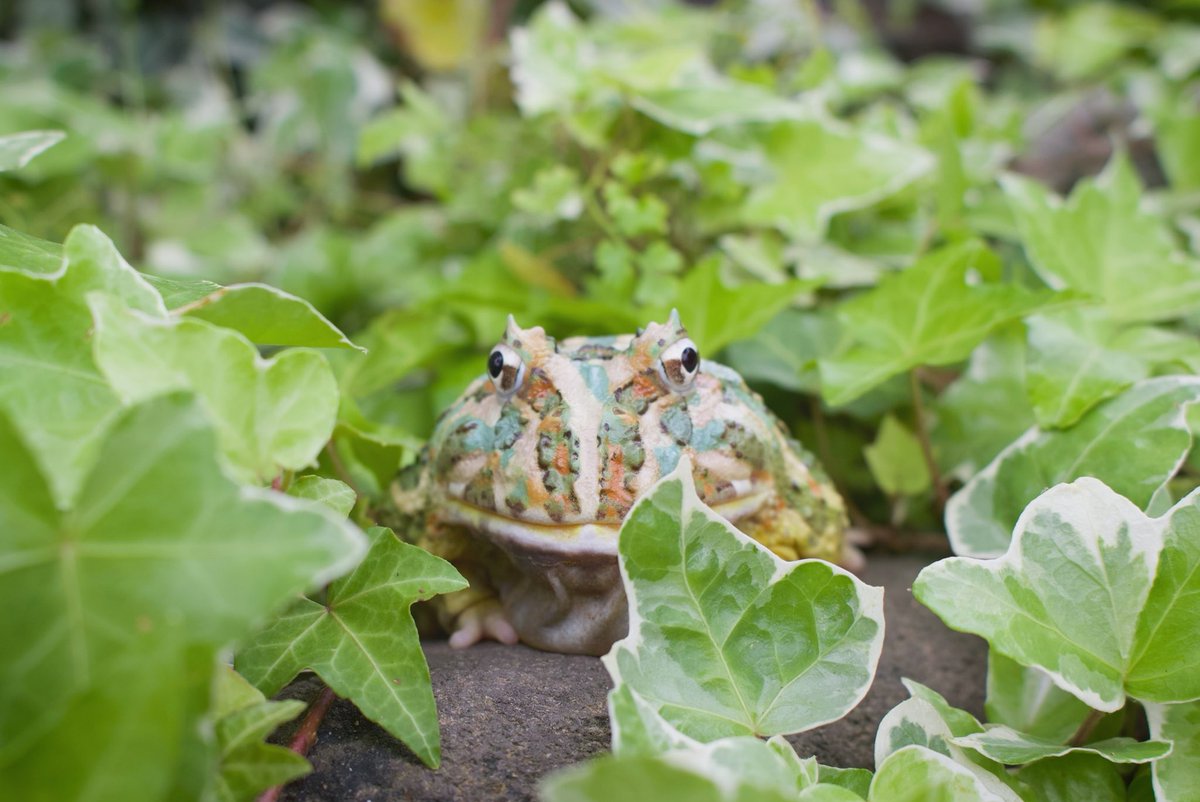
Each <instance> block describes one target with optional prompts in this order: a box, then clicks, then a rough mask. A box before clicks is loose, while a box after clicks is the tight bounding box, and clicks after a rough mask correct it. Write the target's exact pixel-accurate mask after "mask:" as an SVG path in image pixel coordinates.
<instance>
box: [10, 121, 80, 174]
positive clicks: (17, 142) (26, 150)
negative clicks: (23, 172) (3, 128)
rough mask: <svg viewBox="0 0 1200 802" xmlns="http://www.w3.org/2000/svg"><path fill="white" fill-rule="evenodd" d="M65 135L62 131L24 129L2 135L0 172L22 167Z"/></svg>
mask: <svg viewBox="0 0 1200 802" xmlns="http://www.w3.org/2000/svg"><path fill="white" fill-rule="evenodd" d="M65 136H66V134H65V133H63V132H62V131H22V132H21V133H19V134H7V135H5V136H0V173H3V172H7V171H9V170H19V169H21V168H22V167H24V166H25V165H27V164H29V162H31V161H33V159H34V158H36V157H37V155H38V154H39V153H41V152H42V151H44V150H46V149H47V148H50V147H53V146H54V145H57V144H58V143H59V142H61V141H62V140H63V137H65Z"/></svg>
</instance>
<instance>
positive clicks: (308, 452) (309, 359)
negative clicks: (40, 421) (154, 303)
mask: <svg viewBox="0 0 1200 802" xmlns="http://www.w3.org/2000/svg"><path fill="white" fill-rule="evenodd" d="M90 302H91V307H92V313H93V315H94V316H95V342H94V352H95V355H96V361H97V363H98V365H99V366H100V369H101V371H102V372H103V374H104V376H105V378H106V379H107V380H108V382H109V384H110V385H112V387H113V389H114V390H115V391H116V392H117V393H118V394H119V395H120V396H121V398H122V399H123V400H124V401H125V402H126V403H136V402H137V401H141V400H143V399H146V398H151V397H153V396H156V395H161V394H163V393H168V392H173V391H176V390H185V389H186V390H192V391H194V392H195V393H196V394H197V395H199V396H200V398H201V399H202V400H203V401H204V404H205V406H206V407H207V408H208V410H209V413H210V414H211V415H212V416H213V420H214V422H215V424H216V426H217V433H218V435H219V437H220V441H221V448H222V451H223V453H224V454H225V456H226V457H227V458H228V459H229V461H230V463H231V464H232V465H233V466H234V467H236V468H237V469H238V471H239V472H240V473H241V474H242V475H243V476H244V477H245V478H246V479H248V480H250V481H259V482H262V481H269V480H270V479H271V478H273V477H274V476H276V475H277V474H278V473H279V472H280V471H281V470H299V469H302V468H304V467H306V466H308V465H311V464H312V463H313V461H314V460H315V459H316V456H317V453H318V452H319V451H320V450H321V448H322V447H323V446H324V445H325V443H326V441H327V440H329V436H330V434H331V433H332V431H333V425H334V421H335V419H336V417H337V399H338V391H337V384H336V382H335V381H334V378H333V372H332V371H331V370H330V369H329V364H328V363H327V362H326V361H325V358H324V357H323V356H321V355H320V354H318V353H316V352H315V351H303V350H288V351H283V352H282V353H280V354H278V355H276V356H275V357H273V358H271V359H267V360H264V359H262V358H261V357H259V355H258V350H257V349H256V348H255V347H254V346H253V344H251V343H250V341H249V340H247V339H246V338H245V337H243V336H242V335H241V334H239V333H237V332H234V331H231V330H229V329H225V328H221V327H219V326H214V325H212V324H210V323H206V322H204V321H201V320H192V319H189V318H184V319H182V320H159V319H155V318H151V317H148V316H146V315H141V314H138V313H136V312H133V311H130V310H127V309H124V308H122V307H121V306H120V305H119V304H118V303H116V302H114V301H113V300H112V299H110V298H108V297H106V296H100V295H93V296H92V297H91V299H90Z"/></svg>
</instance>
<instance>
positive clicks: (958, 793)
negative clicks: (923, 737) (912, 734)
mask: <svg viewBox="0 0 1200 802" xmlns="http://www.w3.org/2000/svg"><path fill="white" fill-rule="evenodd" d="M868 799H869V800H870V802H1021V800H1020V797H1018V796H1017V795H1016V794H1015V793H1013V792H1011V791H1010V790H1009V789H1008V788H1006V787H1005V786H1003V785H999V786H997V787H989V786H987V785H986V784H985V781H984V780H983V779H982V778H981V777H980V776H979V775H977V774H975V773H974V772H972V771H971V769H969V768H968V767H967V766H964V765H962V764H961V763H956V762H955V761H953V760H951V759H950V758H949V757H946V756H945V755H943V754H940V753H938V752H935V751H933V750H932V749H926V748H925V747H923V746H906V747H904V748H903V749H900V750H899V751H896V752H893V753H892V754H890V755H888V758H887V760H885V761H883V764H882V765H880V766H879V768H878V770H877V771H876V772H875V779H874V780H872V781H871V793H870V795H869V797H868Z"/></svg>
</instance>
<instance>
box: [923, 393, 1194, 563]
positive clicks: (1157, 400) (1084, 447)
mask: <svg viewBox="0 0 1200 802" xmlns="http://www.w3.org/2000/svg"><path fill="white" fill-rule="evenodd" d="M1197 399H1200V379H1198V378H1195V377H1190V376H1164V377H1161V378H1156V379H1147V380H1146V381H1143V382H1139V383H1138V384H1135V385H1134V386H1133V387H1131V388H1129V389H1128V390H1126V391H1125V392H1124V393H1122V394H1121V395H1119V396H1117V397H1116V398H1112V399H1109V400H1108V401H1105V402H1104V403H1102V404H1100V405H1099V406H1097V407H1096V408H1095V409H1093V410H1092V411H1091V412H1089V413H1088V414H1087V415H1085V416H1084V417H1083V419H1082V420H1080V421H1079V422H1078V423H1077V424H1075V425H1074V426H1072V427H1071V428H1070V429H1065V430H1062V431H1049V432H1047V431H1042V430H1041V429H1039V428H1037V427H1036V426H1035V427H1033V428H1031V429H1029V430H1028V431H1027V432H1025V434H1023V435H1022V436H1021V437H1020V438H1018V439H1017V440H1016V441H1015V442H1013V443H1012V444H1011V445H1010V446H1008V448H1006V449H1004V450H1003V451H1002V452H1000V454H999V455H998V456H997V457H996V458H995V459H994V460H992V462H991V464H990V465H988V466H987V467H986V468H984V469H983V470H982V471H980V472H979V473H978V474H976V475H975V476H974V477H972V478H971V480H970V481H969V482H967V484H966V485H964V486H963V488H962V489H961V490H959V491H958V492H957V493H955V494H954V495H953V496H952V497H951V498H950V502H949V504H947V505H946V531H947V533H948V534H949V536H950V545H951V546H952V547H953V548H954V553H955V554H958V555H960V556H970V557H995V556H997V555H1000V554H1003V553H1004V551H1005V549H1006V548H1007V547H1008V544H1009V541H1010V540H1011V533H1012V529H1013V526H1014V525H1015V524H1016V522H1017V518H1018V517H1019V516H1020V514H1021V512H1022V510H1024V509H1025V505H1026V504H1028V503H1029V502H1031V501H1033V499H1034V498H1035V497H1037V496H1038V494H1040V493H1041V492H1042V491H1044V490H1046V489H1047V488H1049V487H1052V486H1053V485H1056V484H1058V483H1060V482H1070V481H1072V480H1074V479H1077V478H1079V477H1081V476H1094V477H1096V478H1098V479H1100V480H1101V481H1103V482H1104V483H1105V484H1107V485H1108V486H1109V487H1111V488H1112V489H1114V490H1116V491H1117V492H1118V493H1120V494H1121V495H1123V496H1125V497H1126V498H1128V499H1130V500H1131V501H1132V502H1133V503H1134V504H1136V505H1138V506H1139V507H1141V508H1143V509H1145V508H1146V507H1147V505H1148V504H1149V503H1150V499H1151V498H1153V497H1154V494H1155V493H1156V492H1158V490H1159V488H1161V487H1162V486H1163V484H1164V483H1166V481H1167V480H1168V479H1170V478H1171V477H1172V476H1174V475H1175V472H1176V471H1177V470H1178V469H1179V466H1180V465H1181V464H1182V462H1183V459H1184V458H1185V457H1186V456H1187V453H1188V451H1189V449H1191V446H1192V434H1191V432H1190V431H1189V429H1188V426H1187V421H1186V420H1185V418H1184V408H1185V407H1186V406H1188V405H1189V404H1193V403H1195V402H1196V401H1197Z"/></svg>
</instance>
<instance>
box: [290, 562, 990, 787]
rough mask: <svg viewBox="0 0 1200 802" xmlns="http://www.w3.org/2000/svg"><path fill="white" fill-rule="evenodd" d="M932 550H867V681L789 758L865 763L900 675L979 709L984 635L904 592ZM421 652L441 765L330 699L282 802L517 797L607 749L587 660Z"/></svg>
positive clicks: (501, 650) (594, 672)
mask: <svg viewBox="0 0 1200 802" xmlns="http://www.w3.org/2000/svg"><path fill="white" fill-rule="evenodd" d="M932 559H933V558H931V557H923V556H921V555H902V556H890V555H875V556H872V557H871V558H870V559H869V561H868V562H869V564H868V566H867V568H866V570H865V571H864V572H863V579H864V580H865V581H867V582H869V583H871V584H874V585H882V586H883V587H884V588H886V594H885V603H886V612H885V615H886V621H887V634H886V638H885V641H884V648H883V655H882V657H881V659H880V663H879V670H878V673H877V674H876V678H875V684H874V685H873V686H872V688H871V691H870V692H869V693H868V694H867V696H866V698H865V699H863V701H862V703H861V704H860V705H859V706H858V707H857V708H855V709H854V710H853V711H851V712H850V714H849V715H847V716H846V717H845V718H843V719H842V720H841V721H837V722H835V723H833V724H829V725H827V726H825V727H821V728H818V729H816V730H812V731H810V732H806V733H802V734H800V735H796V736H793V737H792V738H790V740H791V742H792V743H793V744H794V745H795V747H796V749H797V751H798V752H799V753H800V754H801V755H813V754H815V755H817V756H818V757H819V758H820V760H821V762H822V763H826V764H829V765H834V766H842V767H854V766H862V767H867V768H870V767H871V765H872V751H873V744H874V739H875V730H876V727H877V726H878V724H879V721H880V719H882V718H883V716H884V714H886V713H887V712H888V710H890V709H891V708H892V707H893V706H894V705H896V704H897V703H898V702H900V701H901V700H903V699H904V698H905V697H906V696H907V693H906V692H905V690H904V687H903V686H902V685H901V684H900V678H901V677H910V678H912V679H915V680H917V681H918V682H921V683H924V684H926V685H928V686H930V687H932V688H933V689H934V690H937V691H939V692H940V693H941V694H942V695H944V696H945V697H946V698H947V700H949V702H950V703H951V704H953V705H956V706H958V707H962V708H965V709H966V710H969V711H970V712H972V713H974V714H975V715H977V716H980V715H982V709H983V691H984V680H985V676H986V670H987V669H986V650H985V644H984V642H983V641H982V640H980V639H978V638H976V637H974V636H971V635H964V634H961V633H958V632H952V631H950V630H948V629H946V627H945V626H944V625H943V624H942V623H941V621H939V620H938V619H937V618H936V617H934V615H933V614H932V613H930V612H929V611H928V610H926V609H925V608H924V607H922V606H921V605H920V604H918V603H917V602H916V600H915V599H913V597H912V594H911V592H910V590H909V588H910V587H911V585H912V581H913V579H914V578H915V577H916V575H917V572H918V571H920V569H921V568H922V566H924V565H926V564H927V563H929V562H931V561H932ZM424 647H425V654H426V657H427V658H428V660H429V670H430V674H431V675H432V678H433V691H434V695H435V696H436V697H437V703H438V715H439V719H440V721H441V727H442V767H441V768H440V769H439V770H437V771H430V770H429V769H426V768H425V767H424V766H422V765H421V763H420V761H419V760H417V759H416V757H414V756H413V755H412V753H410V752H409V751H408V750H407V749H406V748H405V747H404V745H403V744H401V743H400V742H399V741H397V740H395V739H394V738H392V737H391V736H390V735H388V734H387V733H386V732H385V731H384V730H383V729H382V728H381V727H379V726H378V725H376V724H374V723H373V722H371V721H368V720H367V719H365V718H364V717H363V716H362V714H360V713H359V712H358V710H357V709H356V708H355V707H354V705H352V704H351V703H350V702H347V701H344V700H338V701H336V702H335V703H334V704H333V706H332V707H331V708H330V710H329V712H328V714H327V715H326V716H325V719H324V721H323V722H322V725H321V728H320V730H319V732H318V741H317V743H316V745H315V746H314V747H313V749H312V751H311V752H310V753H309V759H310V760H311V761H312V764H313V767H314V772H313V774H311V775H310V776H308V777H306V778H304V779H303V780H300V781H298V782H296V783H294V784H293V785H291V786H289V787H288V788H287V789H286V790H285V792H284V794H283V797H282V798H283V799H284V800H287V801H288V802H318V800H320V801H321V802H325V800H338V802H350V801H351V800H353V801H354V802H386V801H388V800H493V799H494V800H530V799H534V798H536V786H537V782H538V780H539V779H540V778H541V777H543V776H544V775H545V774H547V773H549V772H551V771H553V770H555V769H558V768H562V767H564V766H569V765H571V764H573V763H578V762H580V761H582V760H586V759H587V758H589V757H592V756H594V755H597V754H600V753H602V752H605V751H606V750H607V749H608V748H609V728H608V714H607V711H606V708H605V697H606V694H607V693H608V690H609V688H610V687H611V685H610V682H609V678H608V674H607V672H606V671H605V670H604V667H603V666H602V665H601V663H600V660H599V658H596V657H582V656H577V655H561V654H550V653H547V652H539V651H535V650H533V649H528V648H525V647H522V646H501V645H499V644H493V643H488V644H482V645H479V646H475V647H472V648H470V649H467V650H465V651H454V650H452V649H450V648H449V647H448V646H447V645H446V644H445V643H444V642H441V641H429V642H426V643H425V644H424ZM320 688H321V686H320V683H319V682H318V681H317V680H316V679H315V678H314V677H311V676H308V677H304V678H301V679H299V680H297V681H296V682H294V683H293V684H292V685H291V686H290V687H289V688H288V689H287V690H285V691H284V692H283V694H282V696H284V697H287V698H294V699H303V700H305V701H311V700H312V699H315V698H316V696H317V694H318V693H319V692H320ZM293 726H295V725H293ZM288 738H290V733H289V732H287V731H284V732H281V733H280V734H279V739H280V740H281V742H285V743H286V740H287V739H288Z"/></svg>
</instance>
